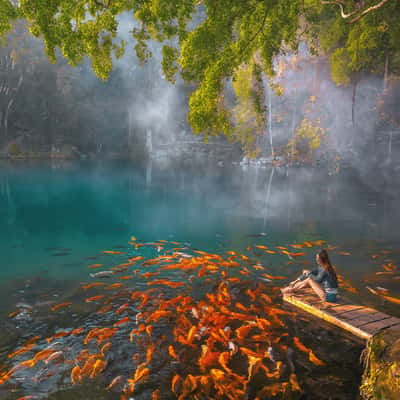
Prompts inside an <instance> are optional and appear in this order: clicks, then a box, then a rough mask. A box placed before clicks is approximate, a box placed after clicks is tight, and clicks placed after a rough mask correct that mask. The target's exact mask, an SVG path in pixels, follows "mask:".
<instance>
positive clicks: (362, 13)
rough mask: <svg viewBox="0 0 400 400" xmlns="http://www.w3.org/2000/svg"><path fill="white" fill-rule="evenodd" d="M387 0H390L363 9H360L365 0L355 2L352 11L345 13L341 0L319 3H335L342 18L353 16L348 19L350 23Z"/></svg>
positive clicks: (382, 0) (382, 4) (384, 0)
mask: <svg viewBox="0 0 400 400" xmlns="http://www.w3.org/2000/svg"><path fill="white" fill-rule="evenodd" d="M389 1H390V0H381V1H380V2H379V3H377V4H375V5H374V6H371V7H368V8H365V9H364V10H363V11H362V9H363V7H365V1H361V2H359V3H357V5H356V8H355V9H354V10H353V11H351V12H349V13H347V14H346V13H345V11H344V5H345V4H344V1H342V0H330V1H326V0H321V4H335V5H337V6H338V7H339V8H340V15H341V16H342V18H343V19H348V18H351V17H354V18H352V19H351V20H350V21H349V22H350V23H351V24H352V23H354V22H356V21H358V20H359V19H361V18H362V17H363V16H364V15H366V14H368V13H370V12H372V11H375V10H377V9H379V8H381V7H382V6H384V5H385V4H386V3H387V2H389ZM357 14H358V15H357Z"/></svg>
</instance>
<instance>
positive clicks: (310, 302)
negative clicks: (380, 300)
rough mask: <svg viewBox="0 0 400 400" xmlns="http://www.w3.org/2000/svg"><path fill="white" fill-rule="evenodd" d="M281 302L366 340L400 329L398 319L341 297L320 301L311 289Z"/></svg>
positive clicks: (292, 295)
mask: <svg viewBox="0 0 400 400" xmlns="http://www.w3.org/2000/svg"><path fill="white" fill-rule="evenodd" d="M283 300H284V301H285V302H287V303H290V304H292V305H294V306H296V307H298V308H301V309H302V310H304V311H306V312H308V313H310V314H312V315H314V316H316V317H318V318H321V319H323V320H325V321H327V322H330V323H331V324H333V325H336V326H338V327H340V328H342V329H345V330H346V331H349V332H351V333H353V334H354V335H356V336H358V337H360V338H362V339H366V340H368V339H370V338H371V337H372V336H374V335H375V334H377V333H378V332H380V331H382V330H383V329H388V328H400V318H396V317H392V316H390V315H388V314H385V313H382V312H380V311H377V310H374V309H373V308H369V307H364V306H360V305H356V304H354V303H352V302H350V301H348V300H347V299H345V298H342V297H339V298H338V302H337V303H328V302H325V301H321V300H320V299H319V298H318V296H317V295H316V294H315V293H314V292H313V291H312V290H311V289H305V290H302V291H301V292H299V293H296V294H290V295H285V296H284V297H283Z"/></svg>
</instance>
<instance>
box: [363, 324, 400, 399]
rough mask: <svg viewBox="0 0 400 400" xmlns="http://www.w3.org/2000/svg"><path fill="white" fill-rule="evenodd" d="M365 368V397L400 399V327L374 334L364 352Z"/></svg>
mask: <svg viewBox="0 0 400 400" xmlns="http://www.w3.org/2000/svg"><path fill="white" fill-rule="evenodd" d="M363 360H364V363H365V370H364V374H363V377H362V385H361V388H360V392H361V394H362V396H363V397H364V399H368V400H370V399H371V400H372V399H384V400H398V399H400V329H399V328H397V329H394V328H393V329H387V330H384V331H383V332H381V333H379V334H378V335H376V336H374V337H373V338H372V339H371V340H370V341H369V343H368V344H367V347H366V349H365V350H364V352H363Z"/></svg>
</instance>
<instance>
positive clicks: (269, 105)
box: [268, 84, 275, 159]
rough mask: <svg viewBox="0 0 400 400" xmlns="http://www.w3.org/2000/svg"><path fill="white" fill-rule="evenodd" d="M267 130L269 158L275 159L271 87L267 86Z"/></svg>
mask: <svg viewBox="0 0 400 400" xmlns="http://www.w3.org/2000/svg"><path fill="white" fill-rule="evenodd" d="M268 128H269V129H268V130H269V143H270V146H271V157H272V159H274V158H275V153H274V146H273V143H272V93H271V86H270V85H269V84H268Z"/></svg>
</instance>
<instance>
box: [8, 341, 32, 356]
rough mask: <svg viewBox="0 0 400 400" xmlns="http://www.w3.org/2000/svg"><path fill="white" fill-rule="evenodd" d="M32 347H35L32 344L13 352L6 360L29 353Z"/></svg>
mask: <svg viewBox="0 0 400 400" xmlns="http://www.w3.org/2000/svg"><path fill="white" fill-rule="evenodd" d="M33 347H35V345H34V344H29V345H27V346H25V347H23V348H21V349H19V350H16V351H14V352H13V353H11V354H9V355H8V356H7V357H8V358H14V357H15V356H18V355H20V354H23V353H26V352H28V351H30V350H31V349H32V348H33Z"/></svg>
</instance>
